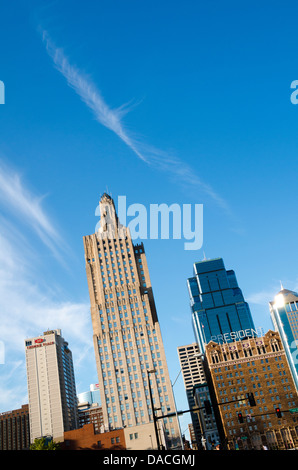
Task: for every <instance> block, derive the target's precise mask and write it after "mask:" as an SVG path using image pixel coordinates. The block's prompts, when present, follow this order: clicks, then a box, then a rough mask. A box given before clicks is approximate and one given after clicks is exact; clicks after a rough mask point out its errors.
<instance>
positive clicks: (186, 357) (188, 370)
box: [177, 343, 206, 449]
mask: <svg viewBox="0 0 298 470" xmlns="http://www.w3.org/2000/svg"><path fill="white" fill-rule="evenodd" d="M177 349H178V356H179V362H180V367H181V371H182V376H183V381H184V386H185V391H186V396H187V401H188V406H189V409H192V408H195V407H196V404H195V400H194V396H193V388H194V386H195V385H197V384H201V383H204V382H206V378H205V372H204V367H203V361H202V357H201V354H200V351H199V347H198V345H197V343H193V344H188V345H187V346H179V347H178V348H177ZM191 420H192V424H193V432H194V435H195V440H193V439H192V447H193V448H195V447H196V448H197V449H198V448H200V447H201V438H202V429H201V425H200V421H199V417H198V414H197V413H196V412H191Z"/></svg>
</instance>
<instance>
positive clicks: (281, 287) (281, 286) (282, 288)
mask: <svg viewBox="0 0 298 470" xmlns="http://www.w3.org/2000/svg"><path fill="white" fill-rule="evenodd" d="M279 282H280V289H281V290H284V286H283V285H282V282H281V281H279Z"/></svg>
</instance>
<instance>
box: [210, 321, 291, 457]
mask: <svg viewBox="0 0 298 470" xmlns="http://www.w3.org/2000/svg"><path fill="white" fill-rule="evenodd" d="M206 366H207V376H208V385H209V390H210V391H211V388H212V402H213V406H214V407H216V409H217V416H218V419H220V420H221V423H220V424H221V426H219V429H221V431H222V433H223V435H222V436H221V441H222V445H223V446H224V447H225V448H227V449H262V448H263V446H264V445H265V446H266V447H267V448H268V449H288V448H293V447H296V446H298V424H297V422H296V419H297V417H298V415H297V411H298V396H297V392H296V388H295V384H294V382H293V378H292V375H291V371H290V368H289V365H288V362H287V357H286V354H285V350H284V347H283V344H282V341H281V338H280V336H279V333H278V332H274V331H271V330H269V331H268V332H267V333H266V334H265V335H264V336H263V337H259V338H246V339H243V340H239V341H235V342H234V343H223V344H218V343H215V342H213V341H211V342H209V343H208V345H206ZM247 394H252V395H249V398H248V395H247Z"/></svg>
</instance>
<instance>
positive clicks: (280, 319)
mask: <svg viewBox="0 0 298 470" xmlns="http://www.w3.org/2000/svg"><path fill="white" fill-rule="evenodd" d="M269 308H270V315H271V320H272V323H273V326H274V329H275V331H278V332H279V334H280V337H281V340H282V342H283V346H284V349H285V352H286V355H287V359H288V363H289V366H290V369H291V372H292V375H293V380H294V383H295V386H296V389H297V390H298V350H297V345H298V294H297V293H296V292H293V291H291V290H288V289H284V288H283V287H282V289H281V291H280V292H279V293H278V294H277V295H276V296H275V298H274V300H273V301H272V302H269Z"/></svg>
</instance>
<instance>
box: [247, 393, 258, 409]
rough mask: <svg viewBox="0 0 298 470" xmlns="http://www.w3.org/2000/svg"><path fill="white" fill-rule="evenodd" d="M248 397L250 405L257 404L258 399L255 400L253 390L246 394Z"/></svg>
mask: <svg viewBox="0 0 298 470" xmlns="http://www.w3.org/2000/svg"><path fill="white" fill-rule="evenodd" d="M246 397H247V399H248V401H249V404H250V406H256V401H255V397H254V394H253V393H251V392H250V393H247V394H246Z"/></svg>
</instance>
